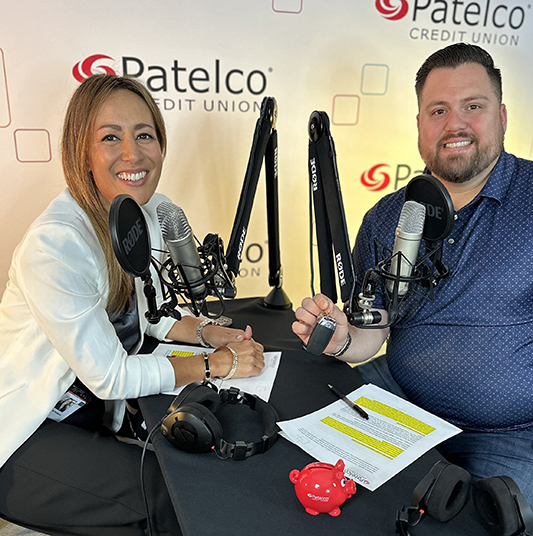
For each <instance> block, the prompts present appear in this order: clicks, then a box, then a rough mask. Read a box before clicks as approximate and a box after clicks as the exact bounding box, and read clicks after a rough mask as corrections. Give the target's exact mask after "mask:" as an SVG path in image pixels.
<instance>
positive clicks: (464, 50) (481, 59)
mask: <svg viewBox="0 0 533 536" xmlns="http://www.w3.org/2000/svg"><path fill="white" fill-rule="evenodd" d="M465 63H479V65H481V66H482V67H484V68H485V71H486V72H487V75H488V77H489V80H490V83H491V84H492V87H493V89H494V92H495V93H496V96H497V97H498V100H499V102H500V103H501V102H502V75H501V72H500V69H497V68H496V67H495V66H494V60H493V59H492V56H491V55H490V54H489V53H488V52H487V51H486V50H484V49H482V48H481V47H478V46H477V45H469V44H467V43H454V44H453V45H449V46H447V47H445V48H442V49H441V50H437V52H434V53H433V54H431V56H429V58H427V60H426V61H425V62H424V63H423V64H422V67H420V69H418V72H417V73H416V79H415V90H416V96H417V98H418V101H419V102H420V96H421V94H422V90H423V89H424V84H425V83H426V79H427V77H428V75H429V73H430V72H431V71H432V70H433V69H442V68H444V69H455V68H456V67H459V66H460V65H464V64H465Z"/></svg>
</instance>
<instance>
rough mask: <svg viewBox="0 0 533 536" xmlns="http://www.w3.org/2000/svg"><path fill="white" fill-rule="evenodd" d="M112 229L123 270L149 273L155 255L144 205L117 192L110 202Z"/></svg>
mask: <svg viewBox="0 0 533 536" xmlns="http://www.w3.org/2000/svg"><path fill="white" fill-rule="evenodd" d="M109 232H110V235H111V243H112V246H113V251H114V252H115V256H116V258H117V260H118V262H119V264H120V266H121V267H122V269H123V270H124V271H125V272H126V273H127V274H128V275H129V276H131V277H143V276H144V275H145V274H147V273H148V271H149V268H150V261H151V254H152V248H151V242H150V233H149V231H148V226H147V225H146V220H145V218H144V214H143V212H142V210H141V207H140V206H139V205H138V203H137V201H135V199H134V198H133V197H131V196H130V195H128V194H120V195H117V196H116V197H115V198H114V199H113V201H112V202H111V207H110V209H109Z"/></svg>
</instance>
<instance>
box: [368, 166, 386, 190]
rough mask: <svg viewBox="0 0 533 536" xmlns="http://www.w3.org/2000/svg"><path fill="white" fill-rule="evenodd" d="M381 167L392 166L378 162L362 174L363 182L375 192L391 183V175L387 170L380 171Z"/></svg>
mask: <svg viewBox="0 0 533 536" xmlns="http://www.w3.org/2000/svg"><path fill="white" fill-rule="evenodd" d="M380 167H390V166H389V165H388V164H376V165H375V166H373V167H371V168H370V169H369V170H368V171H365V172H363V174H362V175H361V183H362V185H363V186H364V187H365V188H368V189H369V190H372V191H373V192H379V191H380V190H384V189H385V188H386V187H387V186H388V185H389V183H390V175H389V174H388V173H386V172H385V171H378V169H379V168H380Z"/></svg>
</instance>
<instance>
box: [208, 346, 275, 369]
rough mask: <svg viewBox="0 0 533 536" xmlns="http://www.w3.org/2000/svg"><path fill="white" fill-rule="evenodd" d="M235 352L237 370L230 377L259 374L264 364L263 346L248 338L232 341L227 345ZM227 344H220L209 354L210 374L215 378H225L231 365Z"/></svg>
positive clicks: (230, 353) (231, 355)
mask: <svg viewBox="0 0 533 536" xmlns="http://www.w3.org/2000/svg"><path fill="white" fill-rule="evenodd" d="M228 346H229V347H230V348H231V349H232V350H234V351H235V352H236V353H237V370H236V371H235V374H234V375H233V376H232V378H249V377H250V376H259V374H261V371H262V370H263V368H264V366H265V356H264V355H263V351H264V348H263V346H262V345H261V344H259V343H258V342H256V341H254V340H252V339H250V340H244V341H241V342H232V343H231V344H229V345H228ZM228 346H221V347H219V348H217V349H216V350H215V351H214V352H213V353H211V354H209V365H210V367H211V374H212V375H213V376H215V377H217V378H225V377H226V376H227V375H228V374H229V373H230V371H231V369H232V366H233V353H232V352H231V350H230V349H229V348H228Z"/></svg>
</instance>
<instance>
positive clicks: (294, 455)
mask: <svg viewBox="0 0 533 536" xmlns="http://www.w3.org/2000/svg"><path fill="white" fill-rule="evenodd" d="M260 302H261V300H260V299H244V300H235V301H233V302H228V303H227V314H228V315H229V316H231V317H232V318H233V319H234V326H235V327H241V328H244V327H245V325H246V324H247V323H248V324H250V325H251V326H252V327H253V330H254V338H255V339H256V340H257V341H259V342H261V343H262V344H263V345H264V346H265V349H266V350H270V351H272V350H283V355H282V358H281V362H280V368H279V371H278V375H277V378H276V381H275V384H274V388H273V390H272V395H271V397H270V402H271V404H272V405H273V406H274V407H275V408H276V410H277V411H278V413H279V416H280V418H281V420H287V419H292V418H295V417H299V416H301V415H305V414H307V413H310V412H312V411H315V410H317V409H319V408H321V407H324V406H325V405H327V404H329V403H331V402H333V401H335V398H334V397H333V395H332V394H331V393H330V391H329V389H328V388H327V384H328V383H331V384H334V385H336V386H338V387H339V388H340V389H341V390H343V391H345V392H349V391H352V390H353V389H356V388H357V387H359V386H360V385H361V384H362V380H361V376H360V374H359V372H358V371H357V369H356V368H352V367H350V366H349V365H347V364H346V363H343V362H340V361H338V360H336V359H333V358H326V357H323V356H321V357H315V356H312V355H311V354H309V353H307V352H304V351H303V350H301V344H300V343H299V341H298V339H297V338H296V336H295V335H293V333H292V330H291V324H292V322H293V320H294V313H293V312H292V311H272V310H268V309H265V308H264V307H263V306H262V305H261V303H260ZM171 402H172V397H171V396H164V395H159V396H152V397H146V398H144V399H141V400H140V403H141V408H142V411H143V413H144V416H145V419H146V421H147V424H148V426H149V429H150V428H151V427H152V426H153V425H154V424H155V423H156V422H157V421H158V420H159V419H160V418H161V417H162V416H163V415H164V414H165V412H166V410H167V408H168V407H169V405H170V403H171ZM250 414H251V415H255V413H252V412H250ZM217 417H219V414H218V413H217ZM220 420H221V422H222V424H223V428H224V433H225V435H226V433H229V434H230V435H231V434H233V433H235V434H236V437H235V438H231V437H227V438H226V439H230V440H232V439H242V440H247V441H250V440H255V437H250V436H249V435H243V430H242V429H240V430H230V429H228V428H226V424H225V423H224V422H223V421H222V418H220ZM228 426H229V427H231V423H230V422H229V423H228ZM250 426H251V427H250V429H249V430H246V433H252V430H253V427H254V426H255V425H254V423H252V424H251V425H250ZM153 443H154V447H155V451H156V454H157V457H158V460H159V463H160V465H161V469H162V472H163V475H164V478H165V483H166V485H167V487H168V489H169V492H170V496H171V498H172V502H173V504H174V507H175V510H176V513H177V516H178V519H179V520H180V524H181V527H182V531H183V534H184V535H185V536H208V535H214V536H215V535H216V536H229V535H236V536H263V535H265V536H267V535H268V536H270V535H276V536H292V535H294V536H296V535H298V536H299V535H305V536H313V535H317V536H319V535H320V536H323V535H327V534H342V535H343V536H349V535H352V534H353V535H354V536H355V535H357V536H378V535H379V536H381V535H386V534H394V533H395V519H396V511H397V509H398V508H400V507H401V506H402V505H404V504H406V505H408V504H409V503H410V500H411V494H412V491H413V489H414V487H415V486H416V484H417V483H418V482H419V481H420V480H421V479H422V477H423V476H424V475H425V474H426V473H427V472H428V471H429V470H430V469H431V467H432V466H433V464H434V463H435V462H436V461H437V460H439V459H442V458H441V456H440V455H439V454H438V453H437V451H436V450H432V451H430V452H428V453H427V454H426V455H424V456H423V457H422V458H420V459H419V460H417V461H416V462H415V463H413V464H411V465H410V466H409V467H407V468H406V469H405V470H403V471H402V472H401V473H399V474H398V475H396V476H395V477H394V478H392V479H391V480H390V481H388V482H387V483H386V484H384V485H383V486H381V487H380V488H378V489H377V490H376V491H374V492H370V491H368V490H366V489H365V488H363V487H362V486H357V493H356V494H355V495H354V496H353V497H352V498H351V499H348V500H347V501H346V502H345V503H344V504H343V505H341V514H340V516H339V517H331V516H329V515H327V514H320V515H318V516H311V515H309V514H307V513H306V512H305V510H304V508H303V507H302V505H301V504H300V503H299V501H298V499H297V498H296V494H295V492H294V485H293V484H292V483H291V482H290V480H289V472H290V471H291V470H292V469H300V470H301V469H302V468H303V467H304V466H305V465H307V464H308V463H311V462H313V461H316V460H315V459H313V458H312V457H311V456H309V455H308V454H306V453H305V452H304V451H302V450H301V449H300V448H299V447H297V446H296V445H294V444H292V443H290V442H289V441H286V440H285V439H283V438H279V439H278V441H277V442H276V444H275V445H274V446H273V447H272V448H271V449H270V450H269V451H267V452H266V453H264V454H261V455H257V456H252V457H251V458H248V459H247V460H245V461H240V462H235V461H233V460H220V459H218V458H217V456H216V455H215V453H207V454H189V453H185V452H181V451H179V450H177V449H175V448H174V447H172V446H171V445H170V443H168V442H167V441H166V439H165V438H164V437H163V436H162V435H161V434H159V433H156V434H154V438H153ZM410 532H411V535H412V536H417V535H431V536H440V535H468V536H486V535H487V532H486V531H485V530H484V528H483V527H482V526H481V525H480V524H479V522H478V520H477V519H476V513H475V510H474V507H473V505H472V502H471V501H468V502H467V504H466V506H465V508H464V509H463V510H462V511H461V512H460V514H459V515H458V516H457V517H455V518H454V519H452V520H451V521H449V522H448V523H445V524H442V523H439V522H437V521H435V520H433V519H431V518H430V517H428V516H425V517H424V519H423V520H422V522H421V523H420V525H418V526H416V527H413V528H412V529H411V531H410Z"/></svg>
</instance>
